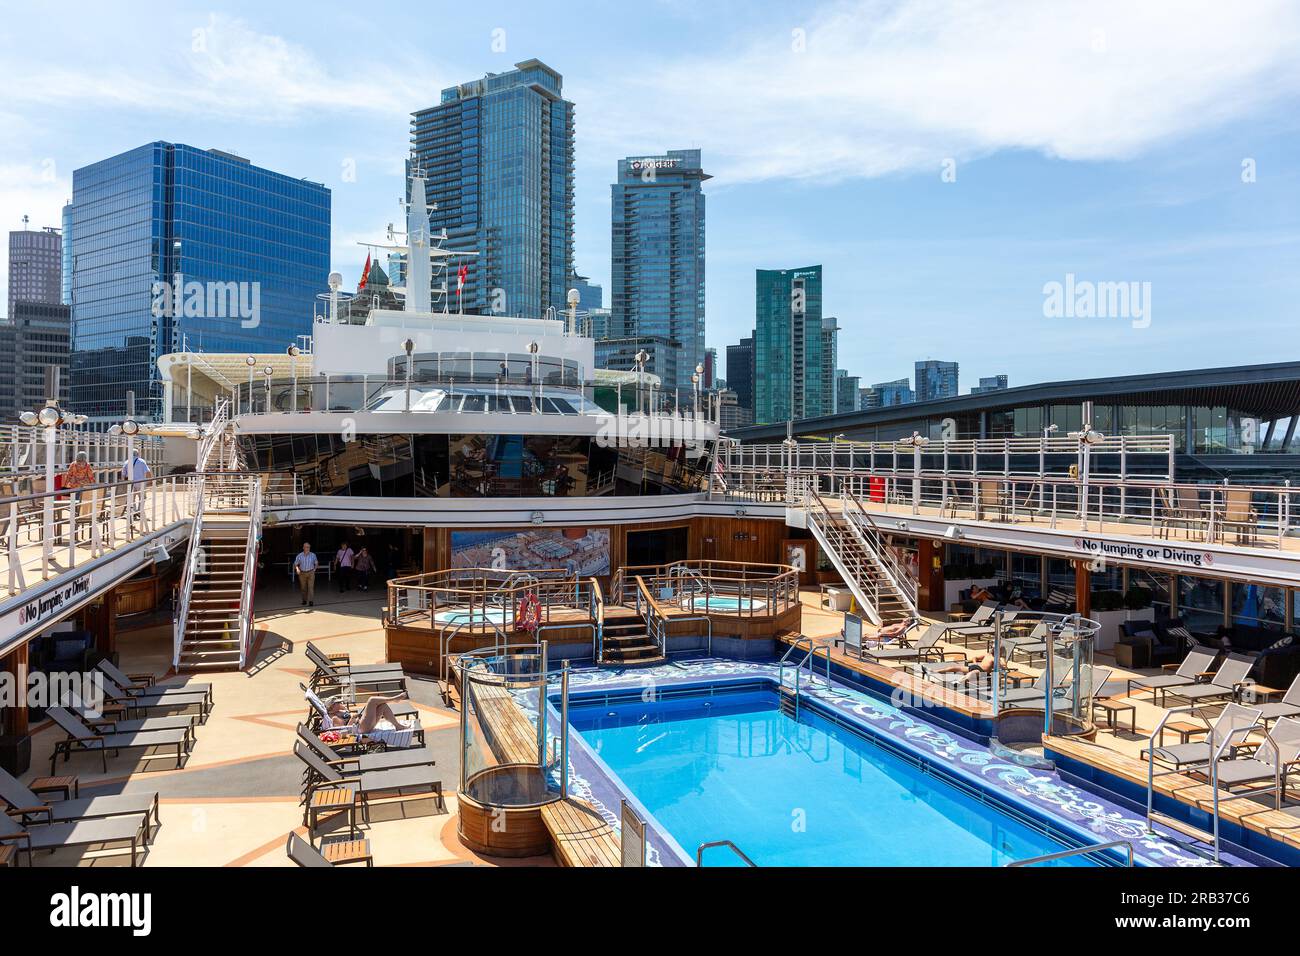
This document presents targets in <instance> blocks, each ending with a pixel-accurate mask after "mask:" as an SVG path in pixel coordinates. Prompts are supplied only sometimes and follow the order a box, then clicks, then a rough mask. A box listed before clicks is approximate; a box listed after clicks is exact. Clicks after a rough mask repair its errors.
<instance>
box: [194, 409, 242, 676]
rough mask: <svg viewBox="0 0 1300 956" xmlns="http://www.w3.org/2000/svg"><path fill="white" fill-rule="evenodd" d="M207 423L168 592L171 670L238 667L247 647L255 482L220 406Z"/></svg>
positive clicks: (228, 668) (240, 667)
mask: <svg viewBox="0 0 1300 956" xmlns="http://www.w3.org/2000/svg"><path fill="white" fill-rule="evenodd" d="M210 428H211V429H212V430H211V431H209V433H208V435H207V436H205V438H204V440H203V441H202V442H201V443H200V450H199V459H198V461H199V470H200V471H202V472H203V474H204V477H203V479H202V481H201V482H200V484H199V490H198V492H197V493H198V494H200V495H201V496H202V507H201V508H198V509H196V513H195V517H194V522H193V524H192V525H191V528H190V550H189V555H188V558H187V560H186V564H185V570H184V572H183V574H182V576H181V584H180V588H179V590H178V593H177V597H176V615H175V621H174V635H173V637H174V650H173V660H172V664H173V667H174V668H175V669H176V670H177V671H201V670H242V669H243V667H244V666H245V664H246V663H247V658H248V653H249V650H250V645H251V637H252V620H253V613H252V604H253V585H254V581H255V578H256V576H257V551H258V545H259V542H260V538H261V511H262V494H261V484H260V482H259V481H258V479H257V477H256V476H253V475H249V474H246V473H243V472H242V471H241V470H240V469H241V468H242V462H241V460H240V458H239V450H238V446H237V445H236V444H235V442H234V439H233V436H231V435H230V433H229V432H230V430H229V428H228V427H227V423H226V420H225V416H224V415H223V414H221V412H220V410H219V412H218V415H217V418H216V419H215V420H214V422H213V424H212V426H210Z"/></svg>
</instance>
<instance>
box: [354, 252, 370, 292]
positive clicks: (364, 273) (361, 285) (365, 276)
mask: <svg viewBox="0 0 1300 956" xmlns="http://www.w3.org/2000/svg"><path fill="white" fill-rule="evenodd" d="M369 281H370V253H368V252H367V253H366V267H365V268H364V269H362V270H361V281H360V282H358V283H357V291H358V292H364V291H365V290H366V283H367V282H369Z"/></svg>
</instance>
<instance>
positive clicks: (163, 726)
mask: <svg viewBox="0 0 1300 956" xmlns="http://www.w3.org/2000/svg"><path fill="white" fill-rule="evenodd" d="M62 704H63V706H64V707H66V708H67V709H68V710H70V711H71V712H72V713H73V714H75V715H76V716H77V717H80V718H81V722H82V723H83V724H85V725H86V726H87V727H90V728H98V729H101V730H105V731H107V732H109V733H116V734H134V733H139V732H140V731H149V730H188V731H189V732H190V746H191V747H193V746H194V726H195V724H197V723H198V719H199V718H198V715H197V714H177V715H176V716H174V717H140V718H134V719H131V720H119V719H118V718H116V717H105V716H103V715H102V714H100V713H98V712H96V711H92V710H91V709H90V708H88V707H86V705H85V704H83V703H82V702H81V700H80V699H77V698H76V697H75V696H74V697H72V698H71V699H69V697H67V696H65V697H64V699H63V701H62Z"/></svg>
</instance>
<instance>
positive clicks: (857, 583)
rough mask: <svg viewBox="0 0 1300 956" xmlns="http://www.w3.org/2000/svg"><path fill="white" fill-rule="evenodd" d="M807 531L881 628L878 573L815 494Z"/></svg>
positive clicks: (811, 496) (810, 498)
mask: <svg viewBox="0 0 1300 956" xmlns="http://www.w3.org/2000/svg"><path fill="white" fill-rule="evenodd" d="M805 500H806V502H807V509H808V529H809V530H810V531H812V533H813V537H814V538H816V539H817V542H818V543H819V544H820V545H821V546H822V548H824V549H825V551H826V555H827V557H829V558H830V559H831V563H832V564H834V565H835V570H836V571H838V572H839V573H840V577H842V578H843V579H844V582H845V583H846V584H847V585H848V586H849V590H850V591H852V592H853V596H854V597H856V598H857V599H858V602H859V603H860V604H861V605H862V611H863V613H864V614H866V615H867V618H868V619H869V620H870V621H871V623H872V624H875V625H876V626H877V627H879V626H880V625H881V623H883V622H882V620H881V617H880V610H879V607H880V584H879V581H878V579H877V578H876V574H875V569H874V567H872V565H871V563H870V561H869V559H868V558H867V557H866V549H865V548H864V547H863V545H862V544H861V543H860V542H858V541H857V540H856V539H854V538H853V537H852V535H851V533H850V531H849V529H848V525H847V524H846V522H843V521H839V520H837V519H836V518H835V516H834V515H833V514H832V513H831V511H830V509H829V508H827V507H826V503H825V502H824V501H823V500H822V499H821V497H820V496H818V495H817V494H816V493H814V492H809V494H808V496H807V498H806V499H805Z"/></svg>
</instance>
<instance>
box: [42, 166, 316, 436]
mask: <svg viewBox="0 0 1300 956" xmlns="http://www.w3.org/2000/svg"><path fill="white" fill-rule="evenodd" d="M64 224H65V234H64V237H63V239H64V243H65V246H66V247H67V248H66V254H65V256H64V261H65V262H68V263H69V264H70V268H71V282H70V283H67V284H66V288H67V295H68V298H69V301H70V303H71V308H72V355H71V360H70V365H71V369H70V379H71V382H70V385H71V394H70V400H71V404H72V408H73V409H74V410H75V411H77V412H80V413H83V414H86V415H89V416H91V417H92V418H93V419H97V420H99V421H101V422H111V421H115V420H117V419H120V418H121V417H122V416H123V415H124V414H125V413H126V393H127V392H128V391H133V392H134V393H135V396H136V414H137V416H138V417H140V418H145V419H156V418H159V417H161V412H162V400H163V388H162V381H161V379H160V376H159V372H158V365H157V363H158V357H159V356H160V355H164V354H166V353H168V352H175V351H179V350H180V349H181V347H182V343H185V344H186V345H188V347H189V348H190V349H191V350H193V351H206V352H267V351H271V352H283V351H284V349H285V348H286V347H287V346H289V345H290V344H292V343H293V342H294V340H295V338H296V337H297V336H299V335H302V334H307V333H310V332H311V322H312V318H311V317H312V307H313V304H314V302H315V297H316V294H317V293H318V292H320V291H322V290H323V289H324V288H325V285H326V280H327V278H328V275H329V254H330V191H329V190H328V189H327V188H326V187H324V186H322V185H320V184H318V183H312V182H308V181H307V180H304V179H299V178H296V177H293V176H286V175H284V174H282V173H277V172H272V171H271V170H269V169H263V168H261V167H259V166H254V165H253V164H252V163H250V162H249V161H248V160H247V159H243V158H242V157H239V156H234V155H231V154H229V153H224V152H221V151H219V150H204V149H196V148H194V147H193V146H185V145H181V144H179V143H175V144H174V143H164V142H155V143H149V144H147V145H145V146H140V147H137V148H136V149H132V150H130V151H128V152H125V153H122V154H120V155H118V156H114V157H112V158H110V159H105V160H102V161H100V162H98V163H94V164H92V165H90V166H85V167H83V168H81V169H78V170H75V171H74V172H73V174H72V202H71V204H70V205H69V207H68V208H67V209H66V210H65V216H64Z"/></svg>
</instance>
